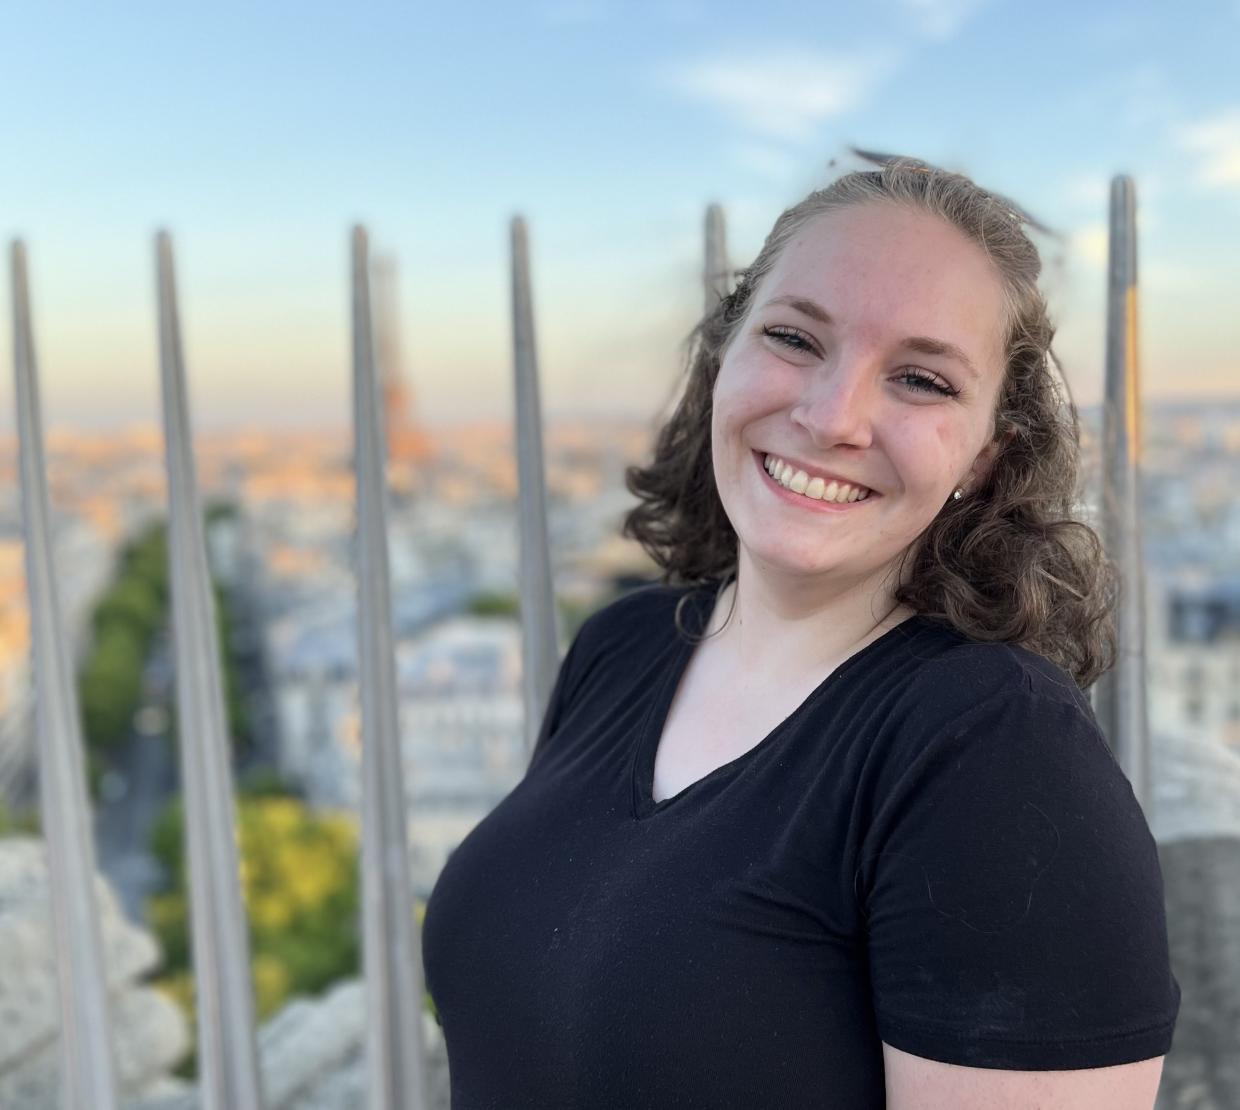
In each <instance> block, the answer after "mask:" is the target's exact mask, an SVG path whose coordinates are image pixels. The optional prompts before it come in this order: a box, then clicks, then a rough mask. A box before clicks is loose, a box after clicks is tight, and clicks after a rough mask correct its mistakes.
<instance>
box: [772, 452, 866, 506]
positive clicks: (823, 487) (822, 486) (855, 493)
mask: <svg viewBox="0 0 1240 1110" xmlns="http://www.w3.org/2000/svg"><path fill="white" fill-rule="evenodd" d="M762 465H763V466H764V467H765V468H766V471H767V473H768V474H770V476H771V477H772V478H774V479H775V481H777V482H778V483H779V484H780V485H781V486H783V487H784V488H785V489H790V490H792V491H793V492H794V493H799V494H801V495H803V496H805V497H810V498H813V499H814V500H815V501H833V502H835V503H836V504H840V505H847V504H851V503H852V502H854V501H863V500H865V498H866V497H868V496H869V493H870V491H869V490H867V489H863V488H860V487H858V486H852V485H849V484H848V483H847V482H843V483H841V482H838V481H831V482H827V481H826V480H825V479H823V478H810V476H809V475H808V474H806V473H805V471H804V470H798V469H797V468H796V467H794V466H792V465H791V464H790V463H786V462H784V460H783V459H780V458H776V457H775V456H774V455H767V456H766V457H765V458H764V459H763V460H762Z"/></svg>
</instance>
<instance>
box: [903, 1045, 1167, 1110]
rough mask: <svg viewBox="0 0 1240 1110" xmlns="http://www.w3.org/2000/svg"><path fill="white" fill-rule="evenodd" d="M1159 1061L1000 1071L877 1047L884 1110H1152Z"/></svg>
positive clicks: (1159, 1059)
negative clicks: (883, 1080)
mask: <svg viewBox="0 0 1240 1110" xmlns="http://www.w3.org/2000/svg"><path fill="white" fill-rule="evenodd" d="M1163 1059H1164V1058H1163V1057H1162V1056H1156V1057H1154V1058H1152V1059H1150V1060H1141V1061H1138V1062H1137V1063H1135V1064H1117V1065H1115V1066H1113V1067H1109V1068H1089V1069H1082V1070H1077V1071H1002V1070H999V1069H995V1068H970V1067H963V1066H961V1065H960V1064H943V1063H940V1062H939V1061H937V1060H923V1059H922V1058H921V1057H920V1056H911V1055H910V1054H909V1053H907V1052H901V1051H900V1049H898V1048H892V1047H891V1045H889V1044H886V1043H884V1044H883V1068H884V1072H885V1074H886V1077H887V1110H1153V1106H1154V1099H1155V1096H1156V1095H1157V1093H1158V1083H1159V1080H1160V1079H1161V1077H1162V1067H1163Z"/></svg>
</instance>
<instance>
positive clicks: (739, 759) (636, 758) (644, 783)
mask: <svg viewBox="0 0 1240 1110" xmlns="http://www.w3.org/2000/svg"><path fill="white" fill-rule="evenodd" d="M698 588H699V589H700V588H701V587H698ZM707 593H712V591H707ZM702 604H703V602H702V599H700V598H692V597H691V598H690V601H689V602H688V603H687V604H686V608H692V609H693V610H694V611H695V615H699V616H700V615H705V616H707V617H709V613H707V614H701V612H700V610H701V608H702ZM921 621H922V618H921V617H920V615H918V614H914V615H913V616H911V617H908V618H906V619H905V620H902V621H901V622H900V623H899V624H897V625H894V626H893V627H891V628H889V629H887V631H886V632H884V633H883V634H882V635H881V636H879V637H877V638H876V639H874V640H871V641H870V642H869V643H868V644H866V645H865V646H864V647H863V648H861V649H859V650H858V651H855V652H853V654H852V655H850V656H849V657H848V658H847V659H845V660H844V661H843V662H842V663H840V664H839V666H837V667H836V668H835V669H834V670H833V671H832V672H831V673H830V674H828V675H827V676H826V677H825V678H824V679H823V680H822V681H821V682H819V683H818V685H817V686H815V687H814V689H813V690H811V691H810V692H809V693H808V694H807V695H806V696H805V697H804V698H803V699H802V701H801V703H800V704H799V705H798V706H797V707H796V708H795V709H793V710H792V712H791V713H789V714H788V715H787V716H786V717H784V719H783V720H782V721H780V722H779V723H778V724H776V725H775V727H774V728H772V729H771V730H770V731H769V732H768V733H767V734H766V735H765V736H764V737H763V738H762V739H761V740H759V741H758V742H757V743H756V744H754V745H753V746H752V747H750V748H747V749H746V750H745V751H743V752H741V753H740V755H738V756H736V757H735V758H733V759H729V760H728V761H727V762H726V763H721V764H720V765H719V766H718V767H715V768H714V769H712V770H710V771H708V772H707V773H706V774H704V775H702V776H701V777H700V778H696V779H694V780H693V781H692V782H690V783H687V784H686V785H685V786H683V787H681V789H679V790H678V791H676V793H675V794H672V795H669V796H668V797H666V798H662V799H660V800H659V801H655V799H654V765H655V758H656V757H657V755H658V750H659V742H660V741H661V740H662V739H663V732H664V730H665V729H666V727H667V721H668V716H669V714H670V713H671V708H672V701H673V700H674V699H675V696H676V691H677V690H678V689H679V687H680V683H681V680H682V679H683V678H684V675H685V672H686V671H687V670H688V669H689V661H690V659H691V658H692V657H693V652H694V650H695V649H696V648H697V646H698V645H697V644H696V643H692V642H690V641H688V640H686V639H685V638H684V636H683V635H681V634H680V633H679V632H676V633H675V636H676V643H675V647H674V650H673V654H672V657H671V659H670V661H669V663H668V666H667V670H666V671H665V672H664V676H663V681H662V682H661V683H660V684H659V686H658V690H657V692H656V694H655V696H654V698H653V700H652V701H651V703H650V708H649V709H648V710H647V711H646V714H645V716H644V717H643V718H642V723H641V726H640V728H639V730H638V737H637V742H636V744H635V745H634V748H633V758H632V760H631V761H630V768H631V770H630V778H631V785H632V802H633V817H634V818H635V819H636V820H638V821H643V820H645V819H646V818H648V817H652V816H654V815H655V814H659V813H663V812H664V811H665V810H667V809H670V808H672V807H674V806H675V805H676V804H677V803H678V802H680V801H681V800H682V799H684V798H686V797H689V796H691V795H693V794H696V793H698V792H699V790H701V789H702V788H704V787H705V786H706V785H708V784H709V783H712V782H714V781H716V780H718V779H721V778H724V777H726V776H729V775H731V774H733V773H735V772H738V771H739V770H740V769H741V768H742V767H744V766H745V765H747V764H748V763H750V762H752V761H753V760H754V759H756V758H757V757H758V755H759V754H760V753H761V752H763V751H765V750H766V749H767V748H769V747H771V746H772V745H774V744H775V743H776V742H777V741H778V740H779V738H780V737H782V736H783V735H784V734H785V733H786V732H787V731H788V726H789V725H790V723H791V722H792V721H794V720H795V719H796V718H798V717H800V716H801V714H802V713H804V712H805V711H806V709H807V708H808V707H809V706H810V705H811V704H812V703H813V702H816V701H817V700H818V699H819V698H820V697H821V696H822V695H823V693H824V692H825V691H826V690H828V689H829V688H830V687H831V686H832V685H833V684H834V682H835V681H836V679H837V678H842V677H843V676H844V675H845V674H846V673H847V672H848V671H850V670H852V669H853V667H854V666H855V665H856V664H858V663H859V662H860V661H861V660H862V659H864V658H866V657H867V656H869V655H870V654H871V653H873V652H875V651H876V650H877V649H878V648H879V646H880V645H882V644H885V643H887V642H888V641H889V640H890V639H891V638H892V637H893V636H894V635H895V634H896V633H897V632H900V633H903V634H904V635H906V636H907V635H909V634H910V632H912V631H913V630H914V629H915V628H916V626H917V625H918V624H920V623H921ZM696 627H701V625H700V623H699V625H697V626H696Z"/></svg>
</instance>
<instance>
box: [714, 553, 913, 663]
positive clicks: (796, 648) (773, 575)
mask: <svg viewBox="0 0 1240 1110" xmlns="http://www.w3.org/2000/svg"><path fill="white" fill-rule="evenodd" d="M886 578H887V579H889V578H890V576H889V575H888V576H886ZM729 613H730V614H731V615H730V616H729ZM912 615H913V610H912V609H910V608H909V607H908V606H906V605H901V604H898V603H897V602H896V601H895V600H894V599H893V597H892V584H891V582H890V581H886V582H884V580H883V578H881V577H878V576H876V577H875V578H873V579H870V580H865V581H858V580H852V581H840V580H830V579H829V577H826V576H810V575H792V574H788V573H787V572H786V571H783V570H781V569H779V568H775V567H771V566H770V565H768V564H763V563H759V562H756V561H755V560H753V559H751V558H750V557H749V555H748V553H747V552H746V551H745V550H744V548H742V549H741V551H740V560H739V565H738V570H737V574H736V577H735V579H734V580H733V581H732V582H730V583H729V584H728V585H727V586H726V587H725V588H724V589H723V590H722V591H721V592H720V595H719V600H718V602H717V603H716V605H715V610H714V614H713V615H712V617H711V621H710V625H709V631H711V632H716V631H717V630H719V629H721V628H722V631H718V632H717V635H716V636H715V637H714V640H715V641H716V644H717V648H716V650H718V651H720V652H723V653H724V654H725V655H726V656H727V657H728V658H730V659H731V660H732V661H733V663H734V664H735V665H736V666H737V667H738V668H740V669H741V671H742V672H743V673H745V674H748V675H753V676H756V677H760V676H767V677H770V678H772V679H775V678H777V677H779V676H785V677H789V676H799V675H811V676H812V675H815V674H821V673H823V672H825V671H830V670H834V669H835V667H837V666H839V664H840V663H842V662H843V661H844V660H845V659H847V658H848V657H849V656H851V655H854V654H855V653H856V652H858V651H860V650H861V649H862V648H863V647H865V646H866V644H868V643H871V642H873V641H874V640H876V639H878V638H879V637H880V636H882V635H883V634H884V633H885V632H888V631H890V630H891V629H892V628H894V627H895V626H896V625H897V624H900V623H901V622H902V621H904V620H906V619H907V618H908V617H910V616H912ZM725 622H726V623H725Z"/></svg>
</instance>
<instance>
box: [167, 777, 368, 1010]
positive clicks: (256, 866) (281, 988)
mask: <svg viewBox="0 0 1240 1110" xmlns="http://www.w3.org/2000/svg"><path fill="white" fill-rule="evenodd" d="M257 787H258V789H259V790H260V791H263V793H260V794H257V795H248V794H247V795H243V796H242V797H241V798H240V799H239V800H238V806H237V826H238V829H237V831H238V846H239V849H240V857H241V879H242V893H243V897H244V900H245V908H246V917H247V919H248V922H249V927H250V955H251V973H252V976H253V983H254V993H255V1001H256V1006H257V1011H258V1016H259V1018H260V1020H261V1019H264V1018H266V1017H268V1016H270V1015H271V1014H272V1013H274V1012H275V1011H276V1010H278V1009H279V1008H280V1007H281V1006H282V1005H283V1004H284V1003H285V1002H286V1001H287V1000H288V999H289V998H290V997H292V996H294V995H297V994H316V993H319V992H320V991H322V990H324V989H325V988H326V987H328V986H329V985H330V984H331V983H333V982H335V981H336V980H338V979H341V978H345V977H348V976H353V975H357V974H358V968H359V954H360V941H359V934H358V925H359V923H358V862H357V854H358V841H357V830H356V823H355V821H354V819H353V817H352V816H351V815H347V814H341V813H325V812H316V811H314V810H312V809H311V808H310V807H308V806H307V805H305V804H304V803H303V802H301V801H299V800H298V799H296V798H293V797H288V796H280V795H277V794H274V793H270V791H271V790H272V789H274V785H273V784H272V783H271V782H269V781H268V782H263V783H260V784H257ZM184 828H185V826H184V812H183V809H182V805H181V802H180V801H176V802H173V803H172V804H170V805H169V806H168V807H167V808H166V809H165V811H164V812H163V813H162V814H161V816H160V818H159V820H158V821H157V822H156V825H155V827H154V829H153V830H152V835H151V850H152V852H153V853H154V854H155V856H156V857H157V858H158V859H159V861H160V862H161V863H162V864H163V866H164V868H165V873H166V875H167V877H168V882H167V887H166V889H165V890H164V891H163V892H162V893H160V894H158V895H156V896H154V897H153V898H152V899H151V900H150V901H149V903H148V907H147V909H148V913H147V917H148V920H149V922H150V924H151V927H152V929H153V930H154V931H155V934H156V935H157V936H158V937H159V940H160V943H161V944H162V946H163V949H164V969H163V972H162V974H161V976H160V979H159V980H158V982H159V984H160V985H162V986H163V987H164V988H165V989H166V990H168V991H169V992H170V993H171V994H172V995H173V996H174V997H175V998H177V999H178V1000H179V1001H180V1002H182V1004H183V1005H185V1006H186V1008H187V1012H189V1013H190V1015H191V1018H192V998H193V985H192V975H191V971H190V960H191V946H190V936H189V902H188V882H187V878H188V876H187V872H186V861H185V833H184Z"/></svg>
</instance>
